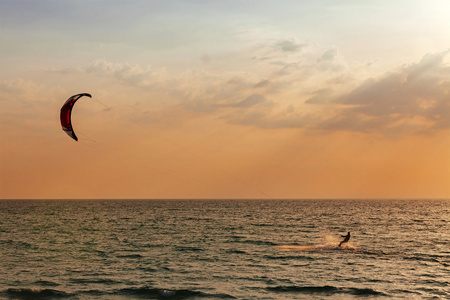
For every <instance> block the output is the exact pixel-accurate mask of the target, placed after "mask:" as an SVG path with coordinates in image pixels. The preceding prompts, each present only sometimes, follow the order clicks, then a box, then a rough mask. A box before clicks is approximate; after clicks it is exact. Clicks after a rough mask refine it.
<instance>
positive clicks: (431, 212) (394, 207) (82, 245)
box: [0, 200, 450, 299]
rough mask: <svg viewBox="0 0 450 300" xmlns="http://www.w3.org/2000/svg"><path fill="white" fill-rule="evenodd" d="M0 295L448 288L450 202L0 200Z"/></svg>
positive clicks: (402, 293) (416, 294)
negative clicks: (347, 236) (342, 242)
mask: <svg viewBox="0 0 450 300" xmlns="http://www.w3.org/2000/svg"><path fill="white" fill-rule="evenodd" d="M347 231H350V232H351V234H352V238H351V239H350V243H349V244H348V245H347V246H346V247H345V248H343V249H341V248H338V247H337V244H338V243H339V241H340V240H341V239H342V238H341V237H340V236H339V235H340V234H346V233H347ZM0 298H1V299H360V298H376V299H450V201H445V200H439V201H438V200H429V201H425V200H424V201H419V200H394V201H387V200H377V201H375V200H280V201H278V200H277V201H275V200H229V201H227V200H210V201H208V200H165V201H155V200H151V201H150V200H149V201H144V200H142V201H136V200H120V201H116V200H104V201H100V200H95V201H86V200H80V201H73V200H71V201H66V200H64V201H57V200H54V201H50V200H48V201H47V200H46V201H42V200H29V201H23V200H20V201H15V200H14V201H13V200H11V201H0Z"/></svg>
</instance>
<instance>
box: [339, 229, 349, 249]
mask: <svg viewBox="0 0 450 300" xmlns="http://www.w3.org/2000/svg"><path fill="white" fill-rule="evenodd" d="M341 236H342V237H343V238H344V240H343V241H342V242H341V243H340V244H339V247H341V245H342V244H345V243H348V240H350V232H347V235H341Z"/></svg>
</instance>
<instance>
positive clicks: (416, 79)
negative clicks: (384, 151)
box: [307, 51, 450, 134]
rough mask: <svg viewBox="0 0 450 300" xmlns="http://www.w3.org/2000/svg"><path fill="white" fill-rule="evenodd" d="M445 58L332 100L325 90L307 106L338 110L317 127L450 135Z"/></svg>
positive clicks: (429, 59) (449, 70) (432, 58)
mask: <svg viewBox="0 0 450 300" xmlns="http://www.w3.org/2000/svg"><path fill="white" fill-rule="evenodd" d="M449 52H450V51H445V52H442V53H437V54H428V55H426V56H424V57H423V59H422V60H421V61H420V62H418V63H415V64H411V65H407V66H403V67H401V68H399V69H397V70H395V71H393V72H389V73H386V74H384V75H383V76H381V77H380V78H377V79H373V78H371V79H368V80H366V81H364V82H363V83H362V84H361V85H360V86H358V87H357V88H355V89H354V90H353V91H351V92H349V93H347V94H343V95H340V96H337V97H334V98H333V97H330V96H329V93H328V92H327V91H326V90H322V91H318V92H317V93H316V95H315V96H313V97H312V98H310V99H309V100H308V101H307V102H308V103H310V104H311V103H315V104H317V103H326V104H327V105H335V106H337V107H339V108H340V109H339V112H338V113H337V114H336V115H335V116H333V117H332V118H330V119H327V120H325V121H324V122H322V123H319V124H317V127H318V128H322V129H326V130H348V131H360V132H367V131H371V132H383V133H386V134H390V133H395V134H406V133H429V132H433V131H435V130H442V129H450V122H449V119H450V79H449V78H450V67H449V66H447V65H445V63H444V58H445V56H446V55H447V54H448V53H449Z"/></svg>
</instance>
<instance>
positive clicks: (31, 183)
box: [0, 0, 450, 199]
mask: <svg viewBox="0 0 450 300" xmlns="http://www.w3.org/2000/svg"><path fill="white" fill-rule="evenodd" d="M0 19H1V20H0V26H1V30H0V41H1V48H0V52H1V56H0V61H1V65H2V68H1V69H0V146H1V149H0V197H1V198H3V199H8V198H13V199H14V198H268V199H272V198H273V199H277V198H449V197H450V39H449V37H450V4H449V2H448V1H413V2H411V1H394V2H393V1H377V2H373V3H372V2H361V1H46V0H45V1H21V0H19V1H0ZM78 93H90V94H91V95H92V99H89V98H86V97H85V98H83V99H80V100H79V101H78V102H77V104H76V105H75V108H74V111H73V115H72V121H73V124H74V128H75V131H76V133H77V135H78V138H79V141H78V142H75V141H74V140H72V139H70V138H69V137H68V136H67V135H66V134H65V133H64V132H63V131H62V130H61V126H60V124H59V113H60V108H61V106H62V105H63V103H64V102H65V101H66V100H67V99H68V98H69V97H70V96H72V95H74V94H78Z"/></svg>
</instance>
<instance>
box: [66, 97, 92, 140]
mask: <svg viewBox="0 0 450 300" xmlns="http://www.w3.org/2000/svg"><path fill="white" fill-rule="evenodd" d="M83 96H86V97H89V98H92V96H91V95H90V94H88V93H82V94H77V95H73V96H72V97H70V98H69V99H67V101H66V102H65V103H64V105H63V106H62V107H61V127H62V130H64V131H65V132H66V133H67V134H68V135H69V136H70V137H71V138H73V139H74V140H75V141H78V138H77V136H76V135H75V132H74V131H73V127H72V121H71V115H72V109H73V106H74V104H75V102H77V100H78V99H80V98H81V97H83Z"/></svg>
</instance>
